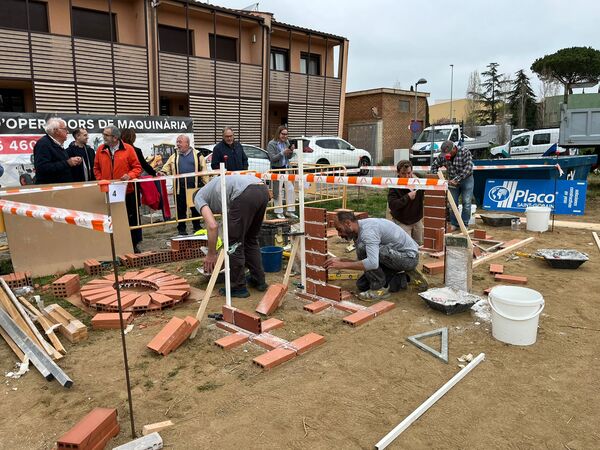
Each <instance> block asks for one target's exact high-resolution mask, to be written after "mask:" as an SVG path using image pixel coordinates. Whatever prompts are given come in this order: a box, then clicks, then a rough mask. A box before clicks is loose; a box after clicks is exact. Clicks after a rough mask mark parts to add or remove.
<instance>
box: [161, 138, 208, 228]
mask: <svg viewBox="0 0 600 450" xmlns="http://www.w3.org/2000/svg"><path fill="white" fill-rule="evenodd" d="M175 144H176V146H177V152H175V153H173V154H172V155H171V156H170V157H169V159H168V160H167V162H166V163H165V165H164V166H163V167H162V169H161V170H160V172H159V173H161V174H163V175H179V174H182V173H194V172H204V171H206V160H205V159H204V156H202V155H201V154H200V152H199V151H198V150H196V149H195V148H193V147H191V146H190V138H189V137H188V136H186V135H185V134H181V135H179V136H177V140H176V141H175ZM206 183H208V176H207V175H203V176H200V177H187V178H176V179H175V192H176V197H175V201H176V204H177V219H178V222H177V232H178V233H179V234H182V235H184V234H187V223H186V222H183V221H179V220H181V219H185V218H187V213H188V205H187V191H188V189H192V190H196V189H197V188H199V187H202V186H204V185H205V184H206ZM189 211H190V213H191V215H192V217H200V214H199V212H198V211H197V210H196V208H194V207H193V206H192V207H191V208H189ZM192 227H193V229H194V232H196V231H198V230H199V229H200V220H192Z"/></svg>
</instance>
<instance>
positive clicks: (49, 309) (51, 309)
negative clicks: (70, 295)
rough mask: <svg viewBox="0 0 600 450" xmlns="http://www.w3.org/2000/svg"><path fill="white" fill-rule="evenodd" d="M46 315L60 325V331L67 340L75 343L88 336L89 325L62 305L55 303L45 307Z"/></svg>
mask: <svg viewBox="0 0 600 450" xmlns="http://www.w3.org/2000/svg"><path fill="white" fill-rule="evenodd" d="M43 313H44V315H45V316H46V317H47V318H48V319H49V320H50V321H51V322H52V323H54V324H57V325H59V327H58V331H59V332H60V334H62V335H63V336H64V337H66V338H67V340H68V341H69V342H70V343H71V344H74V343H75V342H80V341H83V340H85V339H87V337H88V332H87V327H86V326H85V325H84V324H83V323H82V322H81V321H79V320H77V319H76V318H75V317H73V316H72V315H71V314H70V313H69V312H68V311H66V310H65V309H64V308H63V307H62V306H60V305H57V304H56V303H55V304H52V305H48V306H46V307H45V308H44V311H43Z"/></svg>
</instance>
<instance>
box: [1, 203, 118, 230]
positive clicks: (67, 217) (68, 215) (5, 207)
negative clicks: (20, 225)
mask: <svg viewBox="0 0 600 450" xmlns="http://www.w3.org/2000/svg"><path fill="white" fill-rule="evenodd" d="M0 209H1V210H2V212H3V213H5V214H11V215H13V216H23V217H33V218H34V219H41V220H47V221H49V222H56V223H66V224H70V225H76V226H78V227H82V228H88V229H90V230H94V231H102V232H104V233H112V221H111V218H110V217H109V216H106V215H104V214H95V213H88V212H84V211H75V210H71V209H63V208H52V207H49V206H40V205H32V204H29V203H21V202H13V201H10V200H0Z"/></svg>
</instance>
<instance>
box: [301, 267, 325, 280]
mask: <svg viewBox="0 0 600 450" xmlns="http://www.w3.org/2000/svg"><path fill="white" fill-rule="evenodd" d="M306 277H307V278H310V279H311V280H316V281H322V282H323V283H327V271H326V270H316V269H313V268H312V267H307V268H306Z"/></svg>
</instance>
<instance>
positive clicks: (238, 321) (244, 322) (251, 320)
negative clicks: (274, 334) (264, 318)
mask: <svg viewBox="0 0 600 450" xmlns="http://www.w3.org/2000/svg"><path fill="white" fill-rule="evenodd" d="M233 314H234V315H233V320H234V322H233V323H234V325H237V326H238V327H240V328H243V329H244V330H248V331H249V332H251V333H254V334H260V333H261V324H260V317H259V316H257V315H256V314H254V313H250V312H246V311H242V310H241V309H235V310H234V312H233Z"/></svg>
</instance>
